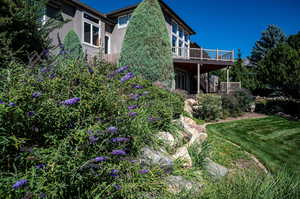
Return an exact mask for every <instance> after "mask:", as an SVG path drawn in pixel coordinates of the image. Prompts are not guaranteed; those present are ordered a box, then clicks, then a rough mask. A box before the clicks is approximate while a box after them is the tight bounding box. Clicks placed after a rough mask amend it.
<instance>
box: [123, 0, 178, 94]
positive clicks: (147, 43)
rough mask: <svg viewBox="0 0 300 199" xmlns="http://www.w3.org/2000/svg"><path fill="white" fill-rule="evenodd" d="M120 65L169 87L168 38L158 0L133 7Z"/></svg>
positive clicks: (169, 52) (171, 72)
mask: <svg viewBox="0 0 300 199" xmlns="http://www.w3.org/2000/svg"><path fill="white" fill-rule="evenodd" d="M119 63H120V65H121V66H123V65H128V66H129V70H130V71H131V72H134V73H135V74H136V75H137V76H141V77H143V78H144V79H147V80H150V81H152V82H156V81H160V82H162V83H163V84H164V85H165V86H167V87H168V88H171V87H172V84H173V80H174V68H173V60H172V55H171V42H170V38H169V34H168V30H167V27H166V22H165V18H164V15H163V12H162V10H161V7H160V3H159V2H158V0H144V1H143V2H141V3H140V4H139V5H138V7H137V8H136V9H135V10H134V12H133V14H132V16H131V18H130V22H129V24H128V27H127V29H126V34H125V38H124V41H123V45H122V50H121V55H120V61H119Z"/></svg>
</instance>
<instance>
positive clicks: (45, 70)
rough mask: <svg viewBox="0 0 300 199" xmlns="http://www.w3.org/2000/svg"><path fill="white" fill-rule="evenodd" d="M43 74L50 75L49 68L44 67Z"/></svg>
mask: <svg viewBox="0 0 300 199" xmlns="http://www.w3.org/2000/svg"><path fill="white" fill-rule="evenodd" d="M41 72H42V73H48V72H49V69H48V68H47V67H43V68H41Z"/></svg>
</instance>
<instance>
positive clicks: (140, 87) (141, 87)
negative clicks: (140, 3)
mask: <svg viewBox="0 0 300 199" xmlns="http://www.w3.org/2000/svg"><path fill="white" fill-rule="evenodd" d="M132 88H136V89H143V88H144V87H143V86H141V85H137V84H134V85H132Z"/></svg>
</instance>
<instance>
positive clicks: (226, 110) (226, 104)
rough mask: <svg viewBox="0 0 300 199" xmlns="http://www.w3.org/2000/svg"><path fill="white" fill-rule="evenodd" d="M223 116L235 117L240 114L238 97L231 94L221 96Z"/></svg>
mask: <svg viewBox="0 0 300 199" xmlns="http://www.w3.org/2000/svg"><path fill="white" fill-rule="evenodd" d="M222 108H223V116H224V117H225V118H226V117H227V116H231V117H237V116H240V115H241V114H242V110H241V105H240V103H239V101H238V99H237V98H236V97H235V96H232V95H223V96H222Z"/></svg>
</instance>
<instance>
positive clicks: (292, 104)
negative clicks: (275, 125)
mask: <svg viewBox="0 0 300 199" xmlns="http://www.w3.org/2000/svg"><path fill="white" fill-rule="evenodd" d="M256 110H257V112H260V113H264V114H276V113H279V112H282V113H285V114H289V115H291V116H293V117H298V118H300V102H299V101H297V100H295V99H290V98H284V97H277V98H261V99H257V100H256Z"/></svg>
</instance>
